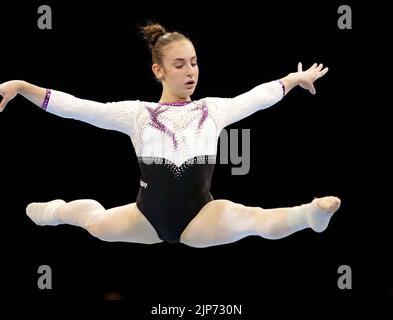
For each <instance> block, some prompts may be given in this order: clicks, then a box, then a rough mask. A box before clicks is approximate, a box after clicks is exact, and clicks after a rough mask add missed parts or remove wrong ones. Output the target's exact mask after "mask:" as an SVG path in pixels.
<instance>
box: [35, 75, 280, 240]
mask: <svg viewBox="0 0 393 320" xmlns="http://www.w3.org/2000/svg"><path fill="white" fill-rule="evenodd" d="M48 93H49V94H50V97H49V94H48V98H49V100H47V104H45V106H43V108H44V109H45V110H46V111H48V112H50V113H53V114H56V115H59V116H61V117H65V118H72V119H76V120H80V121H84V122H87V123H90V124H92V125H94V126H97V127H99V128H103V129H108V130H116V131H120V132H123V133H125V134H127V135H128V136H129V137H130V138H131V141H132V144H133V146H134V148H135V153H136V155H137V157H138V160H139V166H140V170H141V179H140V189H139V193H138V196H137V200H136V204H137V207H138V209H139V210H140V211H141V212H142V214H144V215H145V217H146V218H147V219H148V220H149V222H150V223H151V224H152V226H153V227H154V228H155V230H156V231H157V233H158V235H159V237H160V238H161V239H162V240H165V241H169V242H178V241H179V240H180V236H181V233H182V232H183V230H184V229H185V228H186V226H187V225H188V223H189V222H190V221H191V220H192V219H193V218H194V217H195V216H196V215H197V214H198V212H199V211H200V209H201V208H202V207H203V206H204V205H205V204H206V203H207V202H209V201H211V200H213V197H212V195H211V194H210V182H211V178H212V174H213V170H214V163H215V158H216V152H217V143H218V138H219V135H220V132H221V130H222V129H223V128H224V127H226V126H228V125H229V124H231V123H234V122H236V121H239V120H241V119H243V118H245V117H247V116H249V115H251V114H252V113H254V112H256V111H258V110H262V109H265V108H267V107H269V106H271V105H273V104H275V103H277V102H278V101H279V100H281V99H282V97H283V96H284V95H285V88H284V86H283V84H282V83H281V81H279V80H277V81H271V82H268V83H264V84H261V85H259V86H257V87H255V88H254V89H252V90H250V91H248V92H246V93H244V94H242V95H239V96H237V97H235V98H211V97H209V98H204V99H200V100H197V101H188V102H184V103H176V104H175V103H169V104H166V103H162V104H160V103H153V102H144V101H139V100H134V101H121V102H112V103H99V102H94V101H89V100H84V99H79V98H76V97H74V96H72V95H70V94H66V93H63V92H60V91H56V90H48Z"/></svg>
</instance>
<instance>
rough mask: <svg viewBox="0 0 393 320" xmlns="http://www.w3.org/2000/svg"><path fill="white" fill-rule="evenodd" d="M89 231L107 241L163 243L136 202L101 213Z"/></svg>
mask: <svg viewBox="0 0 393 320" xmlns="http://www.w3.org/2000/svg"><path fill="white" fill-rule="evenodd" d="M89 231H90V233H92V234H93V235H96V236H97V237H99V238H101V239H102V240H105V241H125V242H137V243H146V244H152V243H158V242H162V240H161V239H160V238H159V237H158V235H157V232H156V231H155V229H154V228H153V226H152V225H151V224H150V222H149V221H148V220H147V219H146V217H145V216H144V215H143V214H142V212H141V211H140V210H139V209H138V207H137V206H136V203H135V202H134V203H130V204H127V205H123V206H118V207H114V208H111V209H108V210H105V211H102V212H100V214H99V215H98V216H97V219H95V222H94V223H93V224H92V225H91V226H90V228H89Z"/></svg>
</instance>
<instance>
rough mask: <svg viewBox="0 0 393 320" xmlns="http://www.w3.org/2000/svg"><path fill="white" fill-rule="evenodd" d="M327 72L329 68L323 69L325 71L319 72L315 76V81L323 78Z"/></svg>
mask: <svg viewBox="0 0 393 320" xmlns="http://www.w3.org/2000/svg"><path fill="white" fill-rule="evenodd" d="M328 71H329V68H325V69H323V70H321V71H319V72H318V74H317V76H316V78H315V80H317V79H319V78H321V77H323V76H324V75H325V74H326V72H328Z"/></svg>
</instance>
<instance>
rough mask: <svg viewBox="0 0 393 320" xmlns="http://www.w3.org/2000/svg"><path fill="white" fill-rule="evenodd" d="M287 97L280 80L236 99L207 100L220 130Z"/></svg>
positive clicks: (258, 87) (261, 86) (260, 86)
mask: <svg viewBox="0 0 393 320" xmlns="http://www.w3.org/2000/svg"><path fill="white" fill-rule="evenodd" d="M284 95H285V87H284V85H283V84H282V82H281V81H280V80H275V81H270V82H266V83H263V84H261V85H258V86H257V87H255V88H253V89H251V90H250V91H248V92H246V93H243V94H241V95H239V96H237V97H234V98H205V99H204V100H206V102H207V103H208V105H209V106H210V107H211V109H212V111H213V112H214V113H215V118H216V119H217V122H218V123H219V126H220V128H221V129H222V128H224V127H226V126H228V125H230V124H231V123H234V122H237V121H239V120H241V119H243V118H246V117H248V116H249V115H251V114H253V113H254V112H257V111H259V110H262V109H266V108H268V107H270V106H272V105H273V104H275V103H277V102H278V101H280V100H281V99H282V98H283V97H284Z"/></svg>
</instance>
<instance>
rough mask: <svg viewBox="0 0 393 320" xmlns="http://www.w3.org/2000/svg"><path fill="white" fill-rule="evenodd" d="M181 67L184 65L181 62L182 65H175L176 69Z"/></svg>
mask: <svg viewBox="0 0 393 320" xmlns="http://www.w3.org/2000/svg"><path fill="white" fill-rule="evenodd" d="M181 67H183V65H182V64H181V65H178V66H175V68H176V69H180V68H181Z"/></svg>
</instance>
